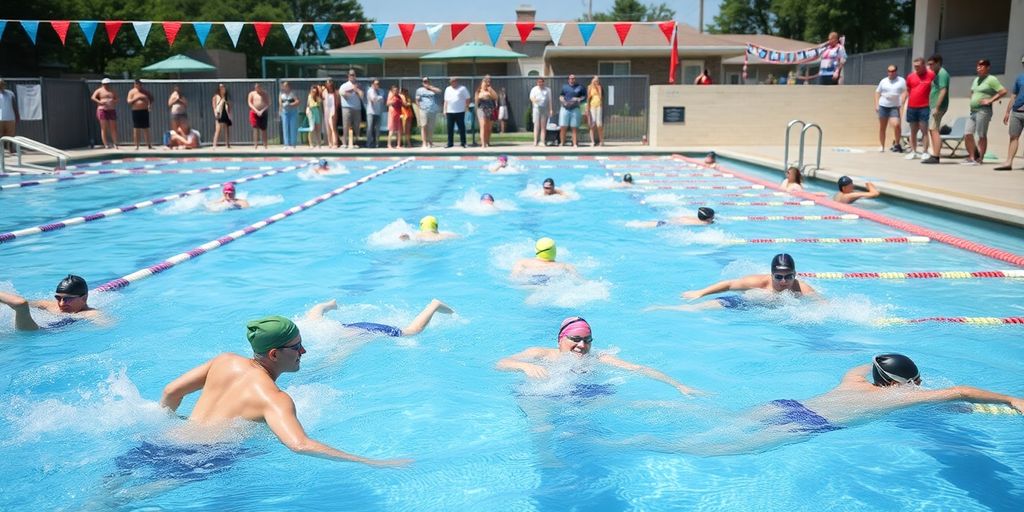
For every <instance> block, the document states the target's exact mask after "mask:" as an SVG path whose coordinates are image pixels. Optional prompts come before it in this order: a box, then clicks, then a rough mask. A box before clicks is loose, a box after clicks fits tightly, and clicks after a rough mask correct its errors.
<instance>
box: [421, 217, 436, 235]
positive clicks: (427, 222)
mask: <svg viewBox="0 0 1024 512" xmlns="http://www.w3.org/2000/svg"><path fill="white" fill-rule="evenodd" d="M420 231H430V232H432V233H437V217H434V216H433V215H427V216H426V217H423V218H422V219H420Z"/></svg>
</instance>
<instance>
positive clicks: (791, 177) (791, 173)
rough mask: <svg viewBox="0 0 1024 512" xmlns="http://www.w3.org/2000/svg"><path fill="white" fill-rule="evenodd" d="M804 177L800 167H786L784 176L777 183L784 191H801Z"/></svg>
mask: <svg viewBox="0 0 1024 512" xmlns="http://www.w3.org/2000/svg"><path fill="white" fill-rule="evenodd" d="M803 183H804V177H803V175H801V174H800V169H798V168H796V167H790V168H789V169H786V178H785V179H783V180H782V183H781V184H780V185H779V186H780V187H782V188H783V189H785V190H786V192H801V191H803V189H804V185H803Z"/></svg>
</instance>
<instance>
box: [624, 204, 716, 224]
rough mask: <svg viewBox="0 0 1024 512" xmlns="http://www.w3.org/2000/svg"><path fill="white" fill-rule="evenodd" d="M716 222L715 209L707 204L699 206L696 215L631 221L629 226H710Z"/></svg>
mask: <svg viewBox="0 0 1024 512" xmlns="http://www.w3.org/2000/svg"><path fill="white" fill-rule="evenodd" d="M714 223H715V210H713V209H711V208H708V207H707V206H701V207H700V208H697V216H696V217H671V218H669V219H668V220H652V221H645V222H631V223H629V227H634V228H644V229H649V228H660V227H662V226H668V225H673V226H710V225H711V224H714Z"/></svg>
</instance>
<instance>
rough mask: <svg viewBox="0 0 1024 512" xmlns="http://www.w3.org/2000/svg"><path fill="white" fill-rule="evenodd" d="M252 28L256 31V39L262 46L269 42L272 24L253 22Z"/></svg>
mask: <svg viewBox="0 0 1024 512" xmlns="http://www.w3.org/2000/svg"><path fill="white" fill-rule="evenodd" d="M252 28H254V29H256V38H257V39H259V40H260V46H263V43H265V42H266V41H267V34H269V33H270V23H269V22H266V21H254V22H252Z"/></svg>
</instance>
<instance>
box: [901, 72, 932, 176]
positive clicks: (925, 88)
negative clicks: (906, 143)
mask: <svg viewBox="0 0 1024 512" xmlns="http://www.w3.org/2000/svg"><path fill="white" fill-rule="evenodd" d="M934 80H935V73H934V72H932V70H930V69H928V68H927V67H926V66H925V65H924V58H922V57H918V58H916V59H914V71H913V72H912V73H909V74H907V91H908V92H907V103H906V106H905V108H904V110H903V111H904V112H905V114H906V117H907V123H908V124H910V154H909V155H907V156H906V159H907V160H913V159H915V158H920V159H924V158H925V156H924V155H925V154H926V153H927V152H928V114H929V112H930V107H929V105H928V95H929V94H930V93H931V91H932V81H934ZM918 133H921V134H922V136H923V140H922V146H923V147H922V148H921V151H920V152H918V151H917V134H918Z"/></svg>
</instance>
